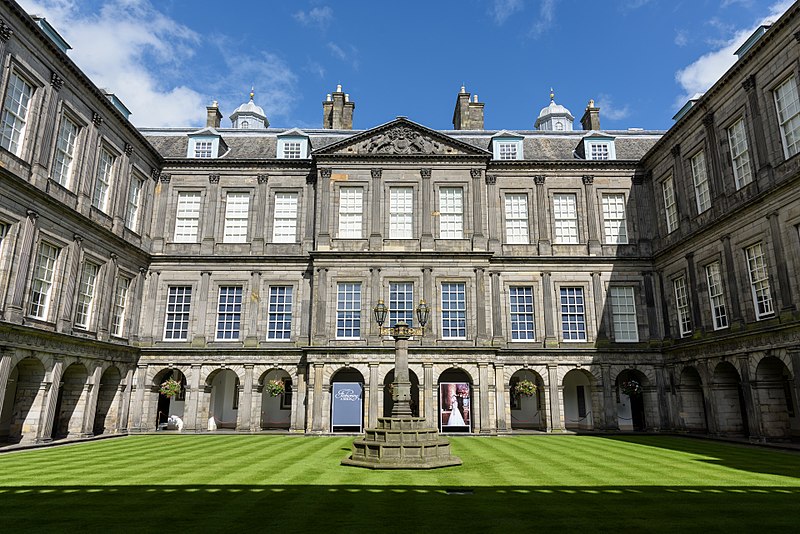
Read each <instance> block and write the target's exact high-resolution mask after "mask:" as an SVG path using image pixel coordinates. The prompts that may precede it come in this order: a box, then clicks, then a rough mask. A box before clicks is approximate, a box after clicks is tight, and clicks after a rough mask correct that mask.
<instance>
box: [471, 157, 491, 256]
mask: <svg viewBox="0 0 800 534" xmlns="http://www.w3.org/2000/svg"><path fill="white" fill-rule="evenodd" d="M469 174H470V176H471V177H472V250H486V245H487V241H486V237H485V236H484V235H483V194H482V192H483V185H482V184H481V177H482V176H483V172H482V169H470V170H469Z"/></svg>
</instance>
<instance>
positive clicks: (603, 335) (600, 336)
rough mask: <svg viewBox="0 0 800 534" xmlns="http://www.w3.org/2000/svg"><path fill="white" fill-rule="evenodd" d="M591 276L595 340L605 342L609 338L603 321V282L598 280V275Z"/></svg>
mask: <svg viewBox="0 0 800 534" xmlns="http://www.w3.org/2000/svg"><path fill="white" fill-rule="evenodd" d="M591 276H592V296H593V299H592V300H594V318H595V324H596V325H597V340H598V341H601V340H607V339H608V338H609V335H608V334H609V332H608V325H607V324H606V321H604V320H603V319H604V318H605V317H603V310H604V309H605V307H604V306H603V302H604V300H605V294H606V293H605V291H603V281H602V280H601V279H600V276H601V275H600V273H596V272H595V273H591Z"/></svg>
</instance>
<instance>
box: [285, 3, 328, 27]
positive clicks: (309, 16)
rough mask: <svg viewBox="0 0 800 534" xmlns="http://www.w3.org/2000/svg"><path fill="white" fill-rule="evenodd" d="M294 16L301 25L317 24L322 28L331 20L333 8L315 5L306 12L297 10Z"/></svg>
mask: <svg viewBox="0 0 800 534" xmlns="http://www.w3.org/2000/svg"><path fill="white" fill-rule="evenodd" d="M294 18H295V20H296V21H297V22H299V23H300V24H302V25H303V26H317V27H318V28H320V29H321V30H324V29H326V28H327V27H328V26H329V25H330V23H331V22H332V21H333V9H331V8H330V7H328V6H323V7H315V8H313V9H311V10H310V11H309V12H308V13H306V12H305V11H298V12H297V13H295V14H294Z"/></svg>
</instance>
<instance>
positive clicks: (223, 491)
mask: <svg viewBox="0 0 800 534" xmlns="http://www.w3.org/2000/svg"><path fill="white" fill-rule="evenodd" d="M165 473H166V472H165ZM410 476H413V474H409V477H410ZM454 489H455V490H457V491H456V492H451V493H448V492H447V490H446V489H445V488H438V487H423V486H394V487H392V486H291V485H280V486H275V485H264V486H256V485H253V486H169V485H165V486H48V487H1V488H0V514H2V515H1V517H2V518H3V531H4V532H17V531H19V532H22V531H35V532H64V531H70V530H72V531H75V532H89V531H100V530H102V531H112V532H113V531H125V532H137V531H140V532H144V531H153V530H156V529H158V530H167V531H175V532H180V531H189V532H199V531H214V532H224V531H232V532H237V533H241V532H243V531H249V530H256V529H257V530H258V531H278V530H279V531H280V532H281V533H286V532H309V531H316V530H324V531H326V532H349V533H353V532H376V531H381V532H405V533H408V532H418V531H421V530H424V531H433V532H438V531H440V530H441V531H454V530H456V529H459V530H462V531H465V532H474V531H490V532H495V531H496V532H506V531H510V530H511V529H526V530H529V529H535V530H538V531H541V530H542V529H555V528H560V529H569V530H577V529H583V530H590V531H597V530H604V531H606V530H612V529H613V530H614V531H622V532H628V531H647V532H659V531H664V532H671V533H674V532H675V530H676V529H679V530H678V531H680V532H684V531H701V530H714V531H723V530H724V531H730V530H732V531H736V532H741V531H747V530H751V529H752V530H753V531H756V530H759V531H765V530H767V531H770V530H773V531H777V530H779V529H780V530H786V531H789V530H791V529H793V528H796V526H797V520H798V511H797V502H798V499H800V487H797V488H792V487H774V486H773V487H661V486H656V487H646V486H638V487H611V486H608V487H590V486H584V487H578V486H576V487H499V486H492V487H474V488H454ZM465 490H472V491H473V493H471V494H469V492H468V491H465Z"/></svg>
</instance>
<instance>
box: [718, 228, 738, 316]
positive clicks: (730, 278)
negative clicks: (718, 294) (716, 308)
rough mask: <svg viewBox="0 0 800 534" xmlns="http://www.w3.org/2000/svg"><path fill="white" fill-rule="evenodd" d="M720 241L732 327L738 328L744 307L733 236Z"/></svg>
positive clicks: (727, 236)
mask: <svg viewBox="0 0 800 534" xmlns="http://www.w3.org/2000/svg"><path fill="white" fill-rule="evenodd" d="M720 241H722V256H723V259H724V261H725V282H726V284H725V288H726V289H727V295H726V296H727V297H728V301H729V302H730V304H731V327H738V326H739V325H741V324H742V307H741V305H740V304H739V284H738V282H737V281H736V264H735V263H734V261H733V250H732V249H731V236H730V235H728V234H726V235H723V236H722V237H721V238H720Z"/></svg>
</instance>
